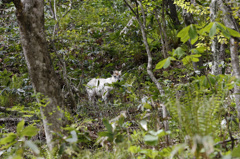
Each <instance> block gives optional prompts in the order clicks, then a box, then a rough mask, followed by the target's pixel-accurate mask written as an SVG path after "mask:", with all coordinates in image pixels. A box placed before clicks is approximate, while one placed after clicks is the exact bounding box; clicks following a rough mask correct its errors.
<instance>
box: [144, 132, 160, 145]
mask: <svg viewBox="0 0 240 159" xmlns="http://www.w3.org/2000/svg"><path fill="white" fill-rule="evenodd" d="M143 140H144V141H145V142H146V143H147V144H149V145H152V146H154V145H157V144H158V136H154V135H145V136H144V138H143Z"/></svg>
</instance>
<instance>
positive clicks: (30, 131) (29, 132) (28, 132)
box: [21, 125, 39, 137]
mask: <svg viewBox="0 0 240 159" xmlns="http://www.w3.org/2000/svg"><path fill="white" fill-rule="evenodd" d="M38 131H39V129H37V128H36V127H35V126H32V125H30V126H28V127H26V128H24V129H23V130H22V133H21V135H22V136H30V137H31V136H35V135H37V133H38Z"/></svg>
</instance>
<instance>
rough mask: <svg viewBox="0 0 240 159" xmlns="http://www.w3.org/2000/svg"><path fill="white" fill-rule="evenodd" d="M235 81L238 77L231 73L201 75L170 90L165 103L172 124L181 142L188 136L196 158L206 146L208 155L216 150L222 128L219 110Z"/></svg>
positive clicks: (188, 142)
mask: <svg viewBox="0 0 240 159" xmlns="http://www.w3.org/2000/svg"><path fill="white" fill-rule="evenodd" d="M234 84H235V79H234V78H231V77H230V76H224V75H219V76H210V77H206V76H202V77H197V78H196V79H195V80H194V81H193V82H192V83H189V84H184V85H181V86H179V87H178V89H177V91H174V90H173V89H171V90H168V93H167V95H168V97H170V98H168V101H167V102H166V105H167V108H168V110H169V111H170V114H171V117H172V118H173V122H172V123H174V124H175V125H173V124H172V126H175V128H176V127H177V128H176V129H175V130H179V135H180V142H181V140H184V139H185V140H186V139H187V140H186V141H187V142H186V143H185V144H186V145H187V146H188V148H190V149H191V152H192V153H193V154H194V156H195V157H196V158H198V157H199V155H200V152H201V151H202V150H203V149H204V152H205V155H207V156H208V155H210V153H212V152H213V139H215V138H216V137H217V132H218V131H216V130H219V129H220V126H219V123H220V121H219V119H221V112H220V110H222V109H221V108H222V106H223V104H224V102H225V98H226V96H227V95H228V94H229V90H230V89H232V88H233V86H234ZM179 91H181V93H179ZM175 130H173V131H175ZM209 147H210V148H209ZM210 150H211V151H210Z"/></svg>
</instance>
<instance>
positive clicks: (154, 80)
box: [124, 0, 171, 145]
mask: <svg viewBox="0 0 240 159" xmlns="http://www.w3.org/2000/svg"><path fill="white" fill-rule="evenodd" d="M124 2H125V3H126V4H127V6H128V7H129V8H130V10H131V11H132V12H133V14H134V15H135V16H136V19H137V21H138V24H139V26H140V30H141V33H142V38H143V43H144V45H145V49H146V52H147V56H148V64H147V73H148V75H149V77H150V78H151V80H152V81H153V83H154V84H155V85H156V87H157V89H158V91H159V93H160V94H161V95H164V90H163V89H162V86H161V85H160V83H159V82H158V80H157V79H156V77H155V76H154V74H153V72H152V54H151V51H150V49H149V45H148V42H147V34H146V32H145V29H146V27H145V24H146V17H145V16H144V15H145V12H144V9H143V6H142V3H141V2H140V1H137V0H136V1H135V2H136V4H137V5H139V6H140V8H141V13H142V15H143V19H142V20H141V18H140V17H139V13H138V12H135V11H134V10H133V8H132V7H131V5H130V4H129V3H128V2H127V1H126V0H124ZM162 111H163V118H164V122H163V124H164V128H165V131H168V130H169V124H168V120H167V108H166V106H165V105H164V104H163V106H162ZM166 143H167V145H170V143H171V141H170V136H169V135H166Z"/></svg>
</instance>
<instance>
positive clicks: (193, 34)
mask: <svg viewBox="0 0 240 159" xmlns="http://www.w3.org/2000/svg"><path fill="white" fill-rule="evenodd" d="M188 35H189V36H190V38H191V44H194V43H195V42H196V41H197V40H198V34H197V31H196V28H195V27H194V25H192V24H191V25H190V28H189V30H188Z"/></svg>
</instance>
